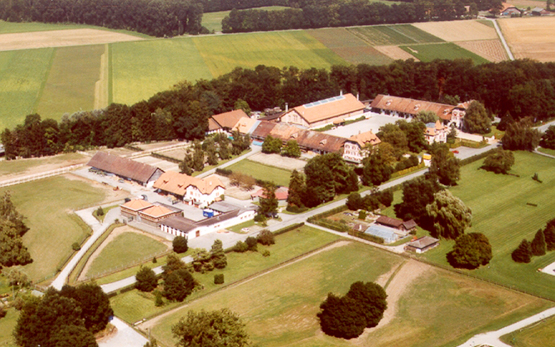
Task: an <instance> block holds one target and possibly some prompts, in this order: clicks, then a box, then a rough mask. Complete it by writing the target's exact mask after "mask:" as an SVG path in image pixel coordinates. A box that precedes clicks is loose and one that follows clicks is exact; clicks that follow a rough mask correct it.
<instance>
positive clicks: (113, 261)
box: [86, 232, 167, 278]
mask: <svg viewBox="0 0 555 347" xmlns="http://www.w3.org/2000/svg"><path fill="white" fill-rule="evenodd" d="M166 250H167V247H166V245H164V244H163V243H161V242H159V241H156V240H154V239H152V238H151V237H148V236H145V235H141V234H137V233H134V232H125V233H122V234H121V235H118V236H117V237H115V238H114V239H113V240H112V241H111V242H110V243H108V245H106V247H105V248H104V249H103V250H102V251H101V252H100V254H99V255H98V257H96V258H95V259H94V260H93V262H92V264H91V266H90V268H89V270H88V271H87V273H86V275H87V277H89V278H93V277H96V276H99V275H101V274H103V273H107V272H113V271H116V269H118V268H124V267H127V266H129V265H131V264H134V263H136V262H137V261H143V262H146V261H150V260H151V259H152V257H153V256H154V255H159V254H160V253H162V252H164V251H166Z"/></svg>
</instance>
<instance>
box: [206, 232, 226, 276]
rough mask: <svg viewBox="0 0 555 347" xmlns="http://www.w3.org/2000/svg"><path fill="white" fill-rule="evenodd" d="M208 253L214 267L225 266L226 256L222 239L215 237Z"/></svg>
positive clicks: (220, 267) (221, 267)
mask: <svg viewBox="0 0 555 347" xmlns="http://www.w3.org/2000/svg"><path fill="white" fill-rule="evenodd" d="M210 254H211V257H212V264H214V267H215V268H216V269H223V268H225V267H226V266H227V258H226V256H225V252H224V247H223V243H222V240H220V239H217V240H215V241H214V244H213V245H212V249H211V250H210Z"/></svg>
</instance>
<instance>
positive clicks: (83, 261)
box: [68, 224, 123, 284]
mask: <svg viewBox="0 0 555 347" xmlns="http://www.w3.org/2000/svg"><path fill="white" fill-rule="evenodd" d="M120 226H123V224H112V225H110V226H109V227H108V229H106V231H104V233H103V234H102V235H100V237H99V238H98V239H96V241H95V242H94V243H93V244H92V245H91V247H90V248H89V249H88V250H87V251H86V252H85V254H83V256H82V257H81V259H80V260H79V262H77V265H75V267H74V268H73V271H71V273H70V274H69V277H68V282H69V284H75V283H76V282H77V279H78V278H79V275H81V272H82V271H83V269H84V268H85V265H87V262H88V261H89V259H90V257H91V255H92V254H93V253H94V252H95V251H96V250H97V249H98V247H100V245H101V244H102V243H103V242H104V241H105V240H106V239H107V238H108V236H110V233H111V232H112V231H113V230H114V229H115V228H117V227H120Z"/></svg>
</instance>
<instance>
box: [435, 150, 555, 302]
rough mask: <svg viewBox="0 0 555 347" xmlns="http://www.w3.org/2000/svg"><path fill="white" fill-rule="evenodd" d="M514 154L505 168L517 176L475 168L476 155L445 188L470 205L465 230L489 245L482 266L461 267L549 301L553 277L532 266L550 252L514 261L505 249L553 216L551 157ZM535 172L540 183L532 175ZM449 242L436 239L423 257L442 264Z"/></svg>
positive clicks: (550, 257) (554, 162)
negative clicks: (487, 259) (480, 235)
mask: <svg viewBox="0 0 555 347" xmlns="http://www.w3.org/2000/svg"><path fill="white" fill-rule="evenodd" d="M514 154H515V165H514V166H513V168H512V170H511V173H514V174H518V175H520V177H515V176H510V175H496V174H494V173H491V172H487V171H484V170H478V168H479V167H480V166H481V165H482V162H483V161H482V160H480V161H477V162H475V163H472V164H469V165H466V166H464V167H463V168H462V169H461V180H460V181H459V184H458V186H456V187H453V188H451V191H452V192H453V194H455V195H456V196H458V197H460V198H461V199H462V200H463V201H464V202H465V204H466V205H467V206H469V207H470V208H471V209H472V212H473V216H472V227H471V228H469V229H468V230H467V232H472V231H474V232H481V233H483V234H485V235H486V236H487V237H488V238H489V241H490V243H491V245H492V248H493V259H492V261H491V262H490V264H489V265H488V266H486V267H481V268H479V269H477V270H473V271H467V272H470V273H472V274H473V275H476V276H479V277H482V278H486V279H488V280H491V281H494V282H497V283H501V284H504V285H507V286H510V287H514V288H518V289H520V290H523V291H526V292H529V293H531V294H534V295H539V296H543V297H547V298H550V299H552V300H554V299H555V291H554V290H553V288H555V276H550V275H547V274H544V273H541V272H538V271H537V269H539V268H543V267H545V266H546V265H548V264H550V263H552V262H555V252H550V253H548V254H547V255H545V256H543V257H534V258H533V259H532V262H531V263H529V264H518V263H515V262H514V261H513V260H512V258H511V253H512V251H513V250H514V249H515V248H516V247H517V246H518V245H519V244H520V242H521V241H522V239H523V238H526V239H528V240H529V241H531V240H532V238H533V237H534V234H535V233H536V231H537V230H538V229H540V228H543V227H544V226H545V223H546V222H547V221H548V220H550V219H553V218H555V199H553V197H554V196H555V159H552V158H547V157H544V156H541V155H538V154H534V153H528V152H515V153H514ZM536 172H537V173H538V175H539V177H540V179H541V180H543V183H542V184H540V183H538V182H536V181H534V180H532V175H533V174H534V173H536ZM526 203H533V204H537V205H538V206H537V207H533V206H529V205H527V204H526ZM452 246H453V242H452V241H450V242H448V241H441V245H440V246H439V247H438V248H436V249H434V250H432V251H430V252H427V253H426V254H425V255H424V256H425V257H426V258H427V259H428V260H431V261H433V262H436V263H439V264H442V265H444V266H448V264H447V261H446V259H445V254H446V253H447V252H449V251H450V250H451V248H452Z"/></svg>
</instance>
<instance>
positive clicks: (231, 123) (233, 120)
mask: <svg viewBox="0 0 555 347" xmlns="http://www.w3.org/2000/svg"><path fill="white" fill-rule="evenodd" d="M242 117H247V118H248V116H247V114H246V113H245V111H243V110H233V111H229V112H224V113H220V114H215V115H213V116H212V117H210V119H213V120H214V121H215V122H216V123H218V124H219V125H220V126H221V127H222V128H228V129H233V128H234V127H235V124H237V122H238V121H239V119H241V118H242ZM209 125H210V123H209Z"/></svg>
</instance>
